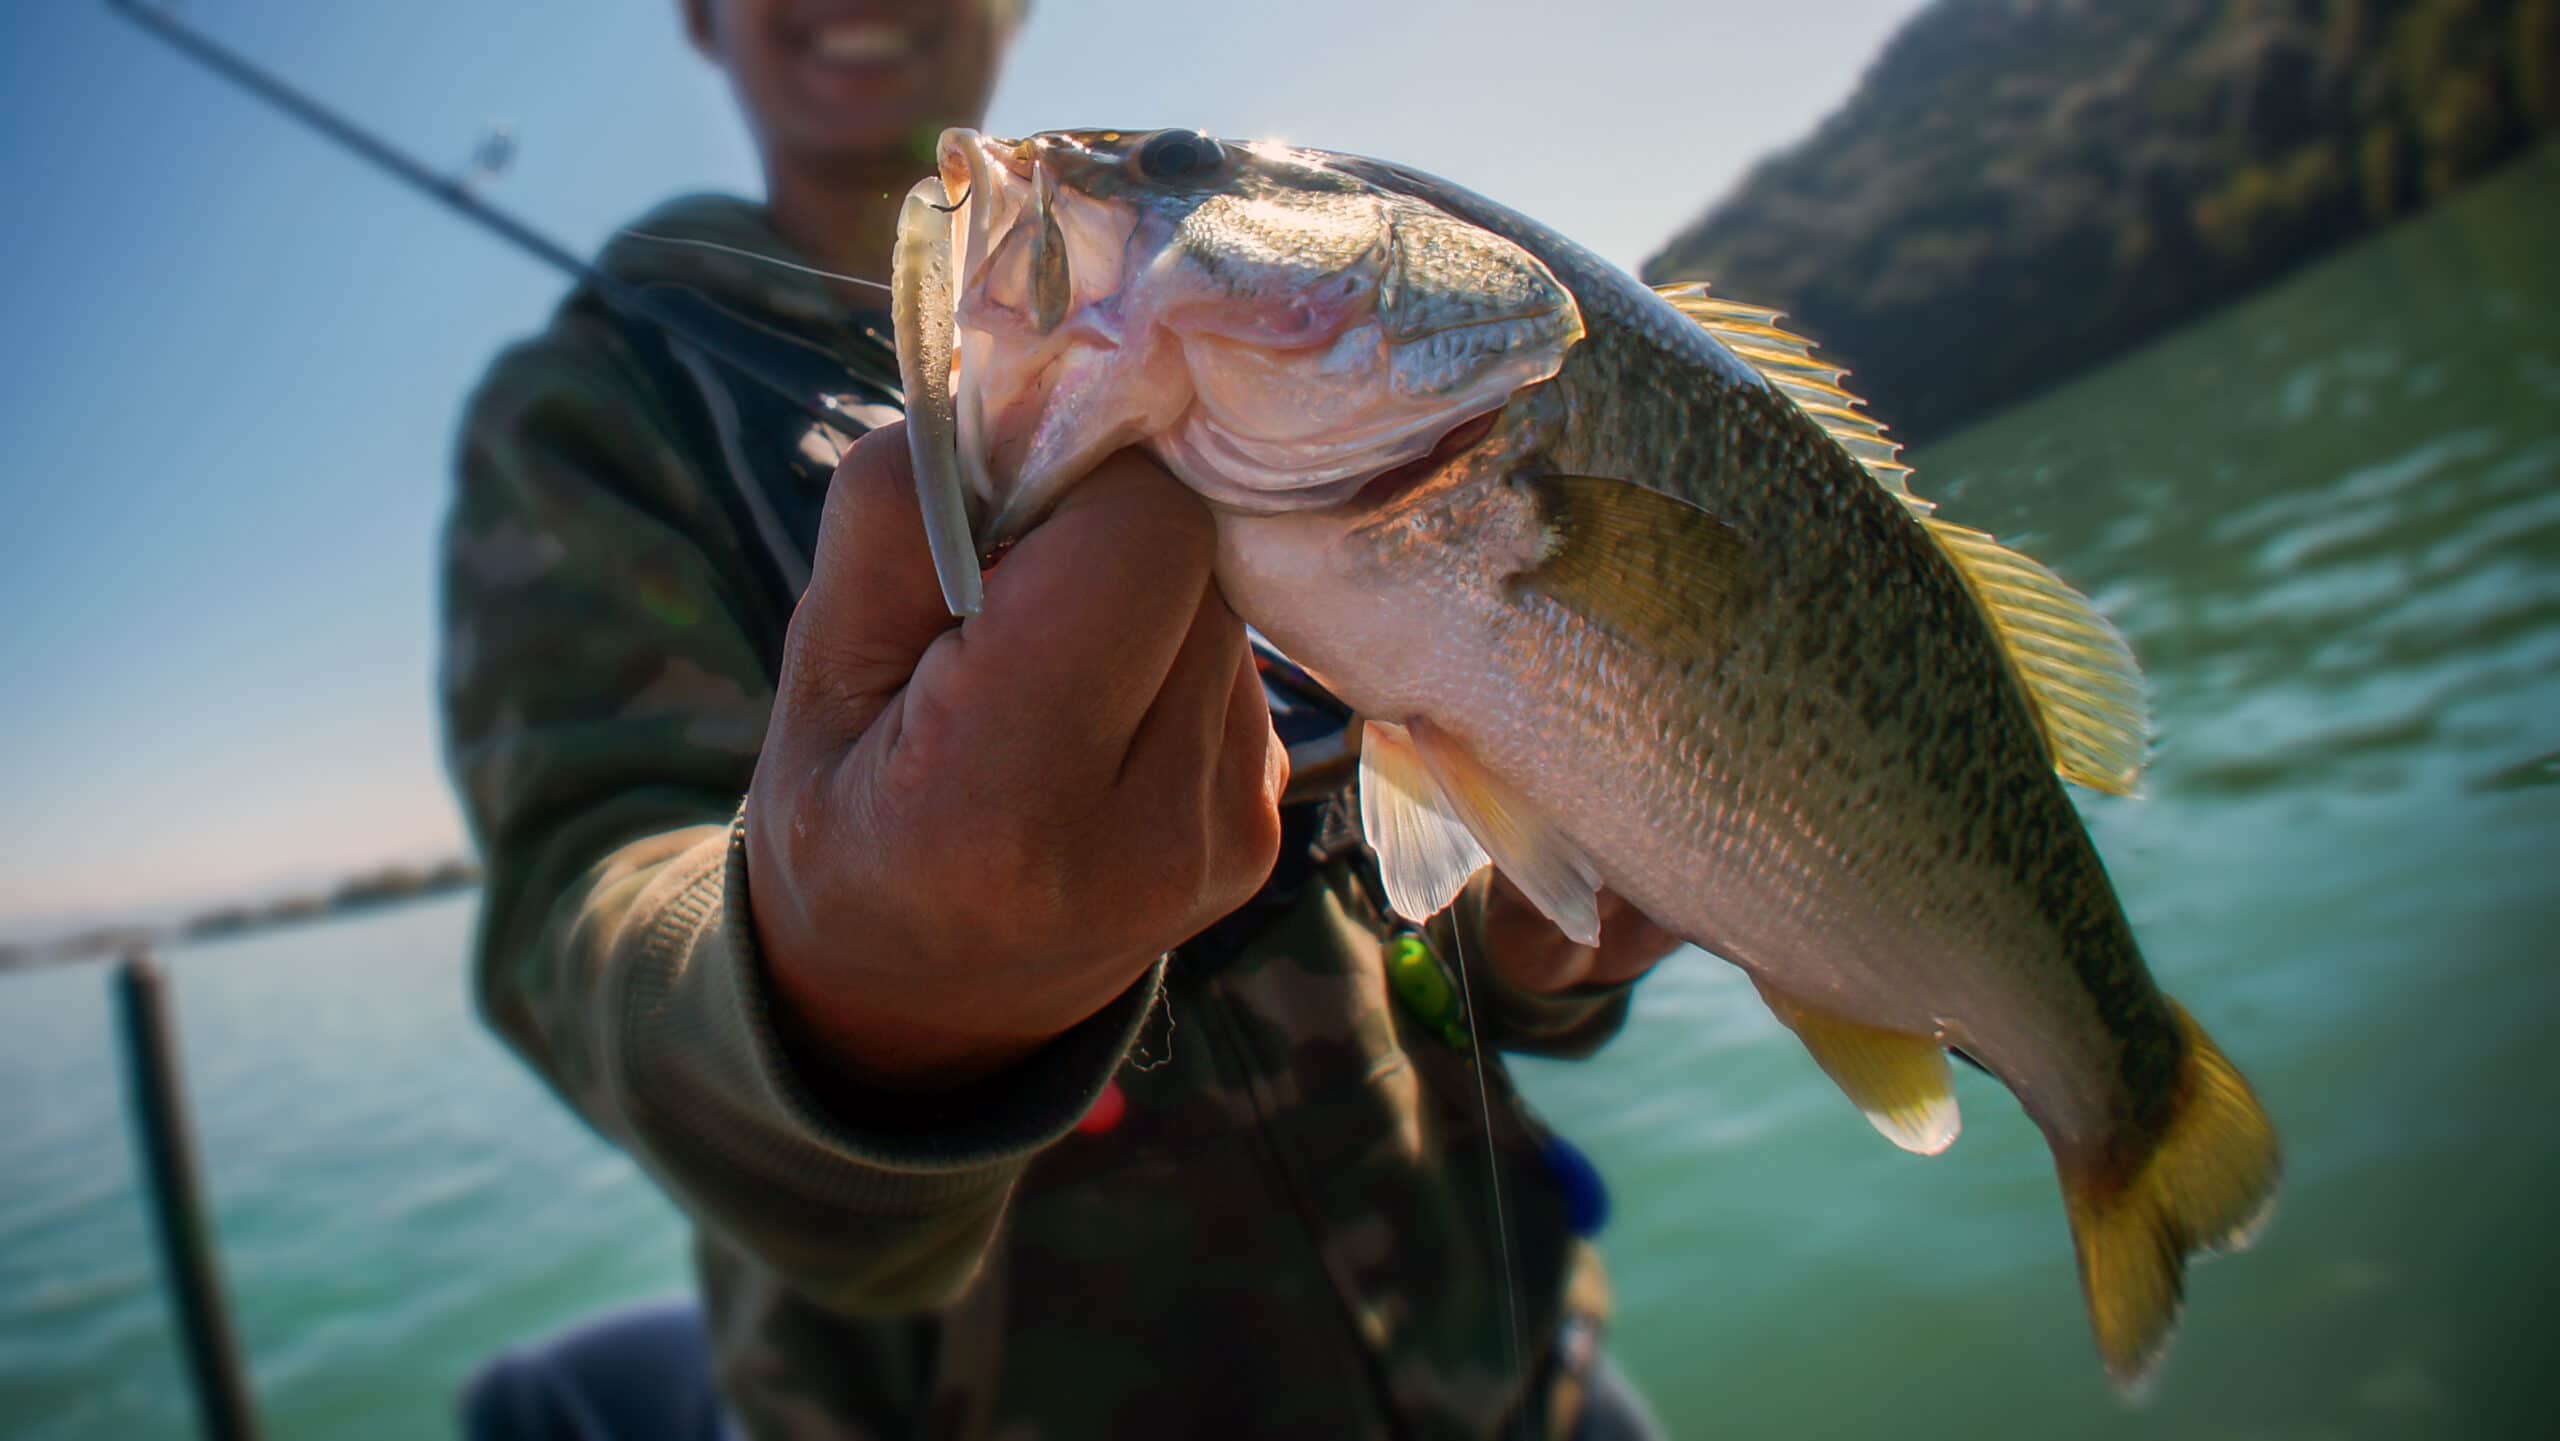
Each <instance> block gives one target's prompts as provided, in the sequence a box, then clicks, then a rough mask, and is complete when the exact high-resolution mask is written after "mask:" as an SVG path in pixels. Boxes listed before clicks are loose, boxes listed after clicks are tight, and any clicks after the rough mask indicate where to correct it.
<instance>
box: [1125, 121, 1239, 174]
mask: <svg viewBox="0 0 2560 1441" xmlns="http://www.w3.org/2000/svg"><path fill="white" fill-rule="evenodd" d="M1225 159H1226V151H1225V150H1223V149H1221V148H1220V147H1219V145H1218V142H1217V141H1215V140H1212V139H1210V138H1209V137H1208V136H1206V135H1203V134H1201V133H1200V132H1199V131H1197V130H1159V131H1157V132H1156V133H1155V134H1153V135H1150V136H1148V137H1147V143H1146V144H1144V145H1141V146H1139V147H1138V154H1137V162H1138V174H1139V175H1141V176H1143V177H1145V178H1146V179H1149V180H1152V181H1155V182H1156V183H1157V184H1159V185H1172V184H1177V183H1179V182H1181V181H1185V180H1196V179H1198V178H1200V177H1201V176H1203V175H1206V174H1208V173H1209V172H1211V171H1213V170H1215V169H1217V168H1218V164H1219V162H1221V161H1223V160H1225Z"/></svg>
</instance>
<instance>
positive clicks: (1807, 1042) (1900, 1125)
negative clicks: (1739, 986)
mask: <svg viewBox="0 0 2560 1441" xmlns="http://www.w3.org/2000/svg"><path fill="white" fill-rule="evenodd" d="M1752 982H1753V984H1755V985H1758V986H1759V987H1760V998H1761V999H1762V1000H1764V1001H1766V1002H1768V1003H1769V1009H1770V1011H1771V1012H1773V1013H1775V1014H1776V1016H1777V1018H1778V1019H1779V1020H1781V1021H1784V1022H1785V1023H1786V1026H1787V1029H1788V1030H1791V1031H1793V1032H1795V1033H1796V1037H1797V1039H1799V1040H1801V1041H1803V1042H1804V1048H1805V1049H1806V1050H1808V1051H1810V1052H1812V1053H1813V1059H1814V1063H1815V1064H1816V1065H1819V1066H1820V1067H1822V1070H1823V1073H1824V1074H1825V1075H1827V1076H1829V1077H1830V1078H1831V1079H1832V1082H1833V1083H1834V1084H1836V1085H1838V1086H1839V1087H1840V1089H1841V1090H1842V1091H1843V1092H1845V1093H1846V1094H1847V1095H1848V1097H1849V1099H1850V1101H1852V1102H1853V1103H1855V1104H1856V1106H1857V1108H1858V1109H1859V1110H1860V1111H1861V1112H1863V1113H1865V1115H1866V1118H1867V1123H1868V1124H1869V1125H1872V1126H1874V1127H1875V1128H1876V1131H1877V1133H1878V1134H1880V1135H1882V1136H1883V1137H1884V1138H1885V1139H1886V1140H1888V1141H1891V1142H1893V1143H1894V1144H1895V1145H1897V1146H1900V1147H1901V1148H1902V1149H1904V1150H1906V1151H1910V1152H1913V1153H1914V1154H1917V1155H1922V1156H1934V1155H1936V1154H1938V1153H1939V1152H1940V1151H1943V1150H1945V1149H1946V1148H1947V1147H1949V1146H1952V1145H1954V1144H1955V1139H1956V1133H1957V1132H1958V1131H1959V1130H1961V1129H1962V1128H1963V1117H1962V1116H1961V1115H1960V1114H1959V1113H1958V1112H1957V1110H1956V1095H1955V1081H1954V1075H1953V1073H1952V1072H1951V1071H1950V1070H1949V1069H1948V1067H1947V1053H1946V1050H1945V1048H1943V1047H1941V1046H1940V1045H1939V1044H1938V1043H1937V1042H1936V1041H1934V1040H1932V1039H1930V1038H1928V1037H1926V1036H1910V1035H1904V1034H1903V1033H1902V1032H1900V1031H1886V1030H1879V1029H1877V1028H1876V1027H1874V1026H1867V1025H1861V1024H1859V1023H1858V1022H1856V1021H1846V1020H1842V1019H1841V1018H1840V1017H1838V1016H1834V1015H1830V1014H1828V1013H1826V1012H1823V1011H1819V1010H1816V1009H1814V1008H1813V1007H1811V1006H1808V1005H1805V1004H1804V1003H1802V1002H1800V1001H1798V1000H1796V999H1795V998H1794V997H1792V996H1789V995H1787V994H1786V993H1785V992H1783V991H1780V990H1777V989H1775V988H1773V987H1771V986H1770V985H1769V984H1768V983H1766V982H1764V981H1762V980H1760V978H1759V977H1758V976H1753V977H1752Z"/></svg>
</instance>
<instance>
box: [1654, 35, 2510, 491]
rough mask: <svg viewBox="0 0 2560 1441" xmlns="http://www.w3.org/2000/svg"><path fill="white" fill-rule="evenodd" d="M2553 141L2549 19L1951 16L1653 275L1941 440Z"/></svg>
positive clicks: (1768, 164) (1919, 433)
mask: <svg viewBox="0 0 2560 1441" xmlns="http://www.w3.org/2000/svg"><path fill="white" fill-rule="evenodd" d="M2555 132H2560V0H2114V3H2110V0H1938V3H1936V4H1934V5H1931V6H1930V7H1929V8H1928V9H1926V10H1924V11H1922V12H1921V13H1920V14H1919V15H1918V16H1916V17H1915V18H1914V19H1913V20H1912V21H1911V22H1910V23H1909V24H1908V25H1907V26H1905V27H1904V29H1903V30H1902V32H1901V33H1900V34H1899V35H1897V36H1896V37H1895V38H1894V40H1893V41H1892V42H1891V43H1890V44H1889V45H1887V47H1886V48H1885V51H1884V53H1883V54H1882V55H1881V56H1880V57H1879V58H1878V60H1877V61H1876V63H1875V65H1874V66H1873V67H1872V68H1871V69H1870V70H1869V71H1868V73H1867V75H1866V77H1865V78H1864V79H1863V80H1862V81H1861V82H1860V84H1859V86H1858V88H1857V90H1856V91H1855V92H1854V93H1853V94H1852V95H1851V97H1850V99H1849V101H1848V103H1847V104H1846V105H1844V106H1843V107H1842V108H1841V109H1840V110H1839V111H1838V112H1837V113H1836V114H1834V115H1832V116H1831V117H1830V118H1829V119H1828V120H1826V121H1824V122H1823V124H1822V125H1821V126H1820V128H1818V129H1817V130H1816V131H1815V133H1814V134H1813V135H1812V136H1811V137H1810V138H1809V139H1807V140H1805V141H1804V142H1802V143H1801V144H1799V145H1797V146H1795V147H1794V148H1792V149H1790V150H1787V151H1785V152H1783V153H1781V154H1779V155H1777V156H1775V157H1773V158H1771V159H1769V160H1767V161H1764V162H1763V163H1762V164H1761V165H1760V166H1759V167H1757V168H1756V169H1755V170H1754V171H1753V172H1752V173H1751V174H1750V175H1749V176H1748V177H1746V178H1745V180H1744V181H1743V183H1742V184H1741V185H1740V186H1739V187H1738V188H1737V189H1736V190H1735V192H1734V193H1733V194H1732V195H1730V196H1728V197H1727V198H1726V199H1724V200H1723V201H1721V202H1720V203H1718V204H1717V205H1715V206H1714V207H1713V208H1712V209H1711V210H1710V211H1709V212H1708V213H1707V214H1706V215H1705V216H1704V217H1703V218H1702V219H1700V220H1699V221H1698V222H1697V223H1696V224H1695V225H1693V226H1691V227H1690V228H1688V229H1687V230H1685V231H1683V232H1682V233H1680V234H1679V235H1678V236H1676V237H1674V238H1673V239H1672V241H1671V242H1670V244H1669V245H1667V246H1666V247H1665V248H1664V250H1663V252H1662V253H1661V254H1660V255H1657V256H1655V257H1654V258H1653V259H1652V260H1651V261H1649V262H1647V264H1646V266H1645V276H1646V278H1647V279H1649V280H1653V281H1656V282H1661V281H1667V280H1674V279H1704V280H1708V281H1710V282H1712V283H1713V284H1714V286H1715V288H1716V290H1717V291H1718V292H1720V293H1722V294H1725V295H1729V296H1732V297H1735V298H1737V299H1744V300H1750V301H1754V302H1759V303H1765V304H1770V305H1775V306H1777V307H1779V308H1781V309H1784V310H1785V311H1787V312H1788V313H1789V314H1790V315H1791V316H1793V317H1794V322H1795V324H1796V325H1798V326H1800V327H1801V328H1802V329H1803V330H1804V331H1805V332H1806V333H1808V334H1810V335H1812V336H1814V337H1815V338H1816V339H1817V340H1819V341H1821V342H1822V344H1823V346H1824V347H1825V350H1826V352H1827V353H1829V354H1831V355H1833V356H1835V357H1837V358H1838V359H1840V361H1841V362H1842V363H1843V364H1846V365H1848V366H1850V367H1851V368H1852V369H1853V370H1854V371H1855V372H1856V374H1857V377H1858V378H1857V380H1856V382H1854V385H1855V388H1856V389H1857V390H1858V391H1859V392H1860V393H1861V394H1864V395H1865V396H1866V397H1867V398H1868V399H1869V400H1870V401H1871V402H1872V404H1873V407H1874V411H1875V413H1876V414H1877V415H1878V416H1879V417H1881V418H1882V419H1884V420H1885V421H1886V422H1888V423H1889V424H1890V425H1891V426H1892V427H1893V428H1894V431H1895V433H1896V435H1897V436H1898V437H1899V438H1901V439H1903V440H1906V441H1922V440H1927V439H1929V438H1931V437H1933V436H1938V435H1943V434H1945V433H1947V432H1949V431H1951V430H1954V429H1956V428H1958V427H1960V426H1962V425H1964V424H1966V423H1968V422H1970V421H1973V420H1975V419H1979V418H1981V417H1983V416H1985V415H1987V414H1989V413H1990V412H1992V411H1994V410H1997V409H1999V408H2001V407H2003V406H2006V405H2009V404H2011V403H2014V402H2015V401H2018V400H2021V399H2024V398H2026V397H2027V396H2028V395H2031V394H2033V393H2035V392H2036V391H2038V390H2041V389H2043V388H2045V387H2047V386H2049V385H2052V384H2054V383H2056V382H2058V381H2061V380H2064V379H2067V378H2068V377H2070V376H2071V375H2073V374H2075V373H2077V372H2079V371H2081V370H2084V369H2087V368H2088V367H2090V366H2092V365H2094V364H2097V363H2098V362H2100V361H2103V360H2105V359H2107V358H2108V357H2110V356H2112V355H2115V354H2116V353H2118V352H2120V351H2122V350H2124V349H2126V348H2128V347H2130V346H2132V345H2135V344H2138V343H2140V342H2141V341H2144V340H2147V339H2149V338H2151V337H2152V336H2154V335H2156V334H2158V333H2160V332H2161V331H2163V330H2165V329H2167V328H2169V327H2170V326H2172V325H2175V324H2176V323H2177V322H2179V321H2181V320H2184V319H2186V318H2188V317H2190V316H2193V315H2196V314H2198V313H2200V312H2202V311H2205V310H2207V309H2210V308H2212V307H2213V306H2215V305H2217V304H2220V303H2221V302H2223V301H2225V300H2228V299H2230V298H2231V297H2233V296H2234V295H2237V294H2239V293H2240V292H2242V291H2245V290H2247V289H2249V288H2251V287H2254V286H2256V285H2259V284H2262V283H2264V282H2265V281H2267V280H2269V279H2272V278H2273V277H2275V276H2277V275H2279V274H2282V273H2283V272H2285V271H2286V270H2288V269H2290V268H2292V267H2293V266H2295V265H2297V264H2299V263H2300V262H2302V261H2303V260H2305V259H2308V258H2310V257H2311V256H2313V255H2315V254H2318V253H2319V252H2321V251H2323V250H2326V249H2328V248H2330V247H2331V246H2334V245H2336V244H2338V243H2339V242H2340V241H2343V240H2346V239H2348V238H2351V237H2352V236H2354V235H2356V234H2358V233H2360V232H2362V231H2364V230H2366V229H2369V228H2371V227H2373V226H2375V225H2378V224H2381V223H2383V222H2385V221H2387V220H2389V219H2390V218H2392V217H2393V216H2396V215H2399V214H2402V213H2404V212H2406V211H2409V210H2411V209H2413V208H2415V207H2417V206H2420V205H2423V204H2425V203H2427V202H2428V201H2430V200H2432V199H2434V198H2435V197H2437V196H2440V195H2443V194H2445V193H2447V192H2448V191H2451V190H2453V189H2455V188H2458V187H2459V186H2461V185H2462V184H2463V183H2465V182H2466V181H2468V180H2471V179H2472V178H2474V177H2476V176H2478V175H2480V174H2482V173H2484V172H2486V171H2488V170H2490V169H2492V168H2494V167H2495V166H2496V165H2497V164H2498V163H2499V162H2500V161H2501V160H2503V159H2505V158H2507V157H2508V156H2510V155H2511V154H2513V153H2514V152H2516V151H2518V150H2519V149H2521V148H2522V147H2523V146H2525V145H2527V144H2528V143H2530V142H2531V141H2532V139H2533V138H2534V136H2535V135H2537V134H2551V133H2555Z"/></svg>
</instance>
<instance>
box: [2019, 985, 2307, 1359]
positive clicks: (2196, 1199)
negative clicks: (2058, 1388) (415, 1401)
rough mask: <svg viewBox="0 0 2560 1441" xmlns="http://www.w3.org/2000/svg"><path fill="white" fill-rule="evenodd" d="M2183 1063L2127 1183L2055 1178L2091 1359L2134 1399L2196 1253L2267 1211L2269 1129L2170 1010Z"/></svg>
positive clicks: (2249, 1226) (2229, 1074)
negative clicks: (2084, 1302)
mask: <svg viewBox="0 0 2560 1441" xmlns="http://www.w3.org/2000/svg"><path fill="white" fill-rule="evenodd" d="M2169 1009H2170V1011H2171V1012H2172V1013H2173V1014H2175V1015H2176V1017H2177V1022H2178V1028H2179V1030H2180V1032H2181V1033H2183V1034H2184V1035H2185V1037H2186V1041H2187V1061H2186V1068H2185V1072H2184V1075H2183V1076H2182V1078H2181V1081H2180V1085H2179V1094H2178V1098H2177V1102H2176V1105H2175V1107H2174V1109H2173V1110H2172V1112H2171V1116H2170V1121H2169V1125H2168V1129H2167V1130H2166V1131H2164V1132H2163V1133H2162V1134H2161V1136H2160V1138H2159V1141H2158V1143H2157V1144H2156V1145H2155V1146H2154V1147H2153V1148H2152V1151H2151V1154H2150V1155H2148V1156H2146V1157H2144V1158H2143V1159H2142V1161H2141V1163H2140V1164H2139V1165H2138V1166H2137V1167H2135V1169H2134V1170H2133V1172H2132V1174H2131V1175H2129V1176H2123V1175H2112V1176H2111V1175H2105V1174H2093V1173H2092V1172H2093V1169H2094V1168H2079V1169H2077V1170H2075V1169H2073V1168H2069V1167H2066V1168H2065V1169H2064V1171H2063V1175H2062V1193H2063V1202H2064V1204H2065V1206H2066V1207H2067V1208H2068V1209H2069V1211H2070V1213H2071V1237H2072V1241H2073V1243H2074V1244H2075V1245H2076V1246H2077V1247H2078V1249H2079V1252H2080V1285H2081V1288H2082V1289H2083V1290H2084V1291H2086V1292H2087V1293H2088V1299H2089V1322H2090V1325H2091V1326H2093V1327H2094V1328H2096V1330H2097V1333H2098V1352H2099V1354H2100V1355H2101V1356H2102V1357H2103V1358H2104V1359H2105V1361H2106V1365H2107V1374H2108V1375H2109V1376H2111V1377H2113V1378H2114V1379H2115V1383H2116V1385H2117V1386H2118V1387H2120V1388H2122V1389H2124V1390H2125V1391H2127V1392H2136V1391H2138V1390H2139V1389H2140V1387H2141V1385H2142V1383H2143V1381H2144V1380H2145V1378H2147V1377H2148V1376H2149V1375H2150V1372H2151V1369H2152V1367H2154V1366H2155V1365H2157V1364H2158V1363H2159V1360H2160V1355H2161V1353H2162V1352H2163V1351H2164V1350H2166V1349H2167V1347H2168V1342H2169V1329H2170V1327H2171V1326H2172V1325H2173V1324H2175V1323H2176V1321H2177V1319H2178V1302H2179V1299H2180V1297H2181V1296H2182V1295H2183V1294H2184V1293H2185V1289H2186V1264H2187V1257H2188V1255H2189V1254H2190V1253H2192V1252H2196V1251H2237V1250H2240V1249H2242V1248H2244V1247H2246V1246H2247V1245H2248V1244H2249V1243H2250V1242H2251V1241H2252V1240H2254V1239H2256V1236H2257V1232H2258V1229H2259V1228H2260V1227H2261V1226H2262V1225H2263V1224H2264V1223H2265V1221H2266V1218H2267V1214H2268V1212H2269V1211H2271V1210H2272V1209H2273V1208H2274V1205H2275V1189H2276V1173H2277V1170H2278V1163H2277V1158H2276V1133H2275V1127H2274V1126H2273V1125H2272V1124H2270V1123H2269V1122H2268V1120H2267V1113H2266V1112H2265V1111H2264V1110H2263V1109H2261V1108H2260V1107H2259V1105H2258V1098H2257V1097H2256V1096H2255V1095H2252V1094H2251V1093H2250V1091H2249V1083H2248V1082H2247V1081H2245V1080H2242V1079H2241V1077H2240V1072H2239V1071H2238V1070H2237V1069H2235V1068H2234V1067H2233V1066H2232V1064H2231V1062H2230V1061H2229V1060H2227V1059H2225V1058H2224V1056H2223V1054H2222V1052H2221V1051H2219V1050H2217V1049H2215V1047H2214V1044H2213V1042H2212V1040H2211V1039H2209V1038H2208V1037H2207V1036H2206V1035H2205V1033H2204V1029H2203V1028H2202V1027H2201V1026H2198V1025H2197V1024H2196V1023H2195V1021H2194V1019H2193V1018H2192V1017H2190V1016H2188V1014H2187V1013H2186V1012H2185V1011H2184V1010H2183V1009H2180V1008H2179V1006H2178V1004H2177V1003H2176V1002H2174V1001H2172V1002H2170V1003H2169Z"/></svg>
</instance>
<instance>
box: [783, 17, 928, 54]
mask: <svg viewBox="0 0 2560 1441" xmlns="http://www.w3.org/2000/svg"><path fill="white" fill-rule="evenodd" d="M809 48H810V49H811V50H812V51H814V52H815V53H816V54H817V57H818V58H819V59H821V60H832V61H835V62H837V63H839V64H852V65H863V64H876V63H878V62H880V61H884V60H904V59H906V58H907V53H908V52H909V51H911V50H913V49H914V48H915V42H914V40H913V38H912V37H910V36H909V35H908V34H907V29H906V27H905V26H903V25H888V24H882V23H880V22H878V21H851V22H846V23H843V24H837V25H828V26H825V27H824V28H822V29H820V30H818V31H817V32H816V34H814V35H813V36H812V37H811V38H810V44H809Z"/></svg>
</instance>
